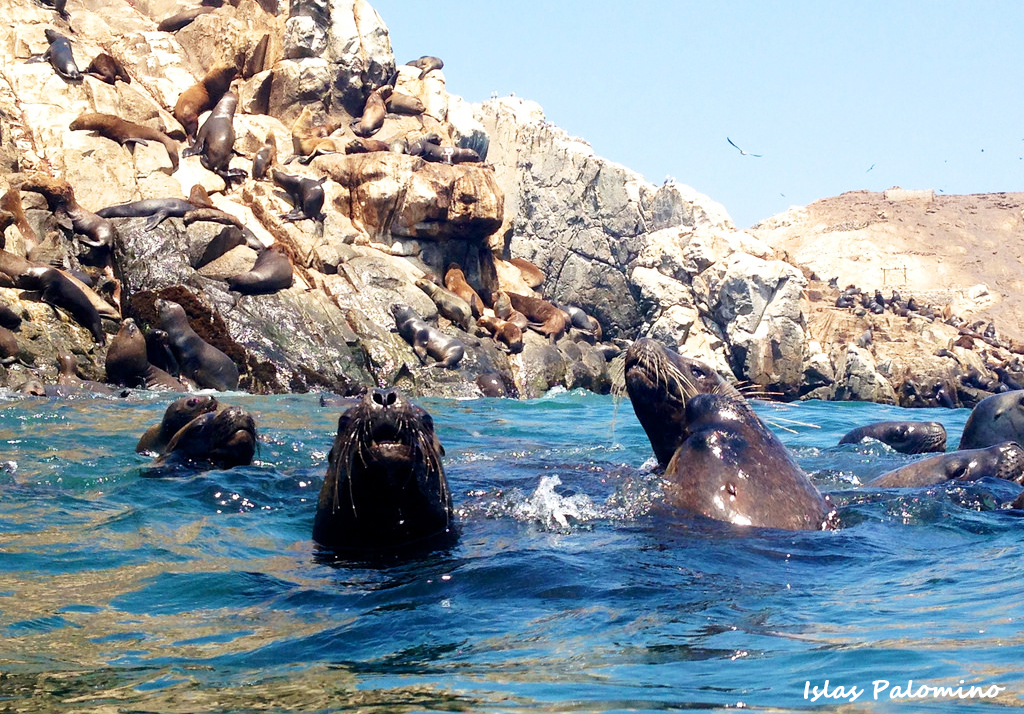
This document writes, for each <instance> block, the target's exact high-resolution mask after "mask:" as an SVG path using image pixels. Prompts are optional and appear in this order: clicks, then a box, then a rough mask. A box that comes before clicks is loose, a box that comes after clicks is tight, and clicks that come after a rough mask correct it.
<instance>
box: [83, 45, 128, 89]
mask: <svg viewBox="0 0 1024 714" xmlns="http://www.w3.org/2000/svg"><path fill="white" fill-rule="evenodd" d="M85 74H88V75H90V76H92V77H95V78H96V79H98V80H100V81H101V82H106V83H107V84H116V83H117V80H121V81H122V82H124V83H125V84H131V83H132V78H131V76H130V75H129V74H128V70H126V69H125V68H124V65H123V64H121V63H120V62H118V61H117V59H116V58H114V57H111V56H110V55H108V54H107V53H106V52H100V53H99V54H98V55H96V56H95V57H93V58H92V62H90V63H89V66H88V67H86V68H85Z"/></svg>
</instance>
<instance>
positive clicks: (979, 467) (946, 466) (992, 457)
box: [866, 441, 1024, 488]
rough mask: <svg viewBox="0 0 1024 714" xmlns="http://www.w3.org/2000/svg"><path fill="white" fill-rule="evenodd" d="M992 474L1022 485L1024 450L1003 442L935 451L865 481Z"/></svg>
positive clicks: (932, 480) (915, 481)
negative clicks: (932, 453)
mask: <svg viewBox="0 0 1024 714" xmlns="http://www.w3.org/2000/svg"><path fill="white" fill-rule="evenodd" d="M984 477H992V478H1001V479H1006V480H1007V481H1015V482H1016V483H1019V484H1022V485H1024V449H1022V448H1021V447H1020V446H1019V445H1018V444H1017V443H1016V442H1013V441H1004V442H1002V443H999V444H994V445H992V446H988V447H985V448H981V449H964V450H961V451H951V452H950V453H948V454H938V455H936V456H929V457H928V458H925V459H921V460H920V461H915V462H914V463H912V464H907V465H906V466H901V467H900V468H898V469H894V470H893V471H890V472H888V473H886V474H882V475H881V476H879V477H878V478H876V479H874V480H873V481H870V482H868V483H867V484H866V487H867V488H912V487H919V486H931V485H934V484H937V483H942V482H943V481H976V480H978V479H980V478H984Z"/></svg>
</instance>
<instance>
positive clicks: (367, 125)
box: [350, 84, 391, 138]
mask: <svg viewBox="0 0 1024 714" xmlns="http://www.w3.org/2000/svg"><path fill="white" fill-rule="evenodd" d="M389 96H391V86H390V85H388V84H385V85H382V86H380V87H377V88H376V89H375V90H373V91H372V92H370V96H368V97H367V98H366V104H365V105H364V106H363V115H362V116H361V117H359V118H358V119H353V120H352V123H351V124H350V126H351V127H352V133H354V134H355V135H356V136H361V137H364V138H365V137H368V136H373V135H374V134H376V133H377V132H378V131H379V130H380V128H381V127H382V126H384V119H385V118H386V117H387V114H388V109H387V106H386V105H385V103H384V101H385V99H386V98H387V97H389Z"/></svg>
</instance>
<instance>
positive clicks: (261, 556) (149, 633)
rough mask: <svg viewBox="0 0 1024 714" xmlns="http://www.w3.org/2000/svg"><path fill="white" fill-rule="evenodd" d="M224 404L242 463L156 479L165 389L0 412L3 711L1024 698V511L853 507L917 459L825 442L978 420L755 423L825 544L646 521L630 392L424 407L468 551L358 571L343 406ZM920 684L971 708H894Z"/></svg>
mask: <svg viewBox="0 0 1024 714" xmlns="http://www.w3.org/2000/svg"><path fill="white" fill-rule="evenodd" d="M221 400H222V401H224V402H225V403H228V404H239V405H242V406H244V407H246V408H248V409H249V410H251V411H252V412H253V413H254V414H255V415H256V417H257V423H258V425H259V429H260V438H261V443H260V451H259V453H258V455H257V461H256V462H255V464H254V465H253V466H251V467H246V468H235V469H232V470H229V471H206V472H188V473H183V475H182V476H181V477H178V478H147V477H145V476H144V474H145V471H146V469H145V467H146V465H147V464H148V463H149V459H148V458H146V457H144V456H140V455H138V454H136V453H135V452H134V446H135V442H136V440H137V439H138V437H139V435H140V434H141V433H142V431H143V430H144V429H145V428H146V427H147V426H148V425H150V424H151V423H155V422H157V421H158V420H159V418H160V416H161V415H162V413H163V409H164V407H165V406H166V404H167V403H168V402H169V401H170V399H169V397H168V396H166V395H157V394H142V395H140V396H134V397H132V398H130V399H127V400H113V399H104V398H76V399H65V400H53V399H21V398H14V397H12V396H10V395H7V396H0V711H4V712H6V711H19V712H189V713H192V712H250V711H260V712H286V711H287V712H291V711H308V712H335V711H363V712H411V711H486V712H597V711H639V710H646V711H665V710H673V711H674V710H688V711H694V710H696V711H700V710H720V709H742V708H747V709H752V710H759V711H773V712H778V711H807V710H814V711H823V710H825V711H831V710H842V711H855V712H856V711H893V712H921V711H949V712H953V711H968V710H969V711H975V710H989V709H994V708H997V707H998V708H999V710H1000V711H1002V710H1004V709H1005V708H1006V707H1008V706H1009V707H1020V706H1022V705H1024V699H1022V697H1024V669H1022V668H1021V666H1020V661H1021V655H1022V653H1024V649H1022V645H1024V642H1022V640H1024V637H1022V624H1024V530H1022V529H1024V520H1022V518H1020V517H1019V515H1020V514H1019V513H1018V514H1016V515H1015V513H1014V512H1010V511H1007V510H1006V509H1005V508H1000V503H1002V502H1005V501H1006V500H1007V499H1011V500H1012V497H1013V496H1014V495H1015V494H1016V492H1017V491H1019V489H1018V488H1017V487H1016V486H1013V485H1008V484H999V483H985V482H982V483H979V484H975V485H970V486H967V487H955V488H954V487H950V486H940V487H935V488H932V489H928V490H915V491H903V492H900V491H869V490H865V489H862V488H859V487H858V484H859V483H862V482H866V481H867V480H869V479H870V478H872V477H874V476H876V475H878V474H881V473H883V472H885V471H887V470H889V469H892V468H895V467H896V466H899V465H901V464H904V463H907V462H908V461H911V460H913V459H914V458H919V457H911V456H904V455H901V454H897V453H895V452H893V451H891V450H889V449H888V448H887V447H885V446H883V445H881V444H878V443H877V442H873V443H868V444H861V445H857V446H842V447H838V446H836V443H837V442H838V440H839V437H840V436H841V435H842V434H843V433H845V432H846V431H848V430H849V429H851V428H853V427H855V426H859V425H862V424H866V423H869V422H872V421H879V420H885V419H893V418H904V419H915V420H937V421H940V422H942V423H943V424H945V426H946V428H947V430H948V431H949V442H950V447H953V446H955V445H956V444H957V442H958V441H959V435H960V431H961V429H962V427H963V423H964V421H965V420H966V418H967V415H968V411H967V410H956V411H946V410H938V409H922V410H913V411H911V410H904V409H899V408H895V407H885V406H878V405H873V404H863V403H823V402H809V403H802V404H794V405H780V404H768V403H758V405H757V406H756V409H757V411H758V413H759V414H761V416H762V417H763V418H765V419H766V420H767V421H768V422H769V423H771V424H772V425H773V427H774V429H775V431H776V433H777V434H778V435H779V436H780V438H781V439H782V441H783V442H784V443H785V444H786V445H787V446H788V447H789V448H790V449H791V450H792V452H793V453H794V454H795V456H796V457H797V460H798V461H799V462H800V464H801V465H802V466H803V467H804V469H805V470H807V471H808V472H809V473H810V474H811V477H812V479H813V480H814V481H815V482H816V483H817V484H818V485H819V487H820V488H821V489H822V490H823V491H825V492H828V493H830V494H831V497H832V499H833V500H834V502H835V503H837V504H838V505H839V513H840V518H841V522H842V525H843V527H842V528H841V529H839V530H836V531H831V532H802V533H790V532H781V531H773V530H757V529H743V528H738V527H730V526H725V525H720V524H715V523H709V522H698V521H694V520H686V519H679V518H677V517H674V516H673V515H672V514H668V513H665V512H664V510H663V509H660V508H658V503H659V498H658V493H659V481H658V478H657V477H655V476H652V475H651V474H650V473H649V472H648V471H646V470H645V469H643V468H642V466H643V464H644V462H645V461H648V459H649V458H650V456H651V448H650V445H649V443H648V441H647V438H646V436H645V434H644V432H643V430H642V429H641V428H640V426H639V424H638V423H637V421H636V418H635V417H634V415H633V411H632V407H631V405H630V403H629V401H628V399H615V398H613V397H609V396H604V397H602V396H597V395H593V394H589V393H576V392H571V393H566V392H562V393H558V394H552V395H549V396H547V397H545V398H543V399H538V400H533V401H522V402H519V401H509V400H472V401H445V400H435V399H424V400H419V403H420V404H421V405H422V406H424V407H425V408H427V409H428V410H429V411H430V412H431V413H432V414H433V416H434V420H435V424H436V426H437V428H438V434H439V436H440V439H441V441H442V443H443V444H444V447H445V449H446V452H447V455H446V457H445V468H446V471H447V474H448V479H449V481H450V484H451V487H452V492H453V494H454V500H455V504H456V508H457V511H458V519H459V523H460V528H461V538H460V540H459V542H458V544H457V545H456V546H454V547H452V548H450V549H449V550H445V551H439V552H435V553H433V554H431V555H428V556H426V557H421V558H418V559H414V560H409V561H404V562H401V561H395V562H387V563H365V562H350V561H338V560H335V559H332V558H330V557H328V556H327V555H326V554H324V553H322V552H321V551H320V550H319V549H318V548H317V546H316V545H315V544H314V543H313V542H312V541H311V540H310V532H311V529H312V524H313V512H314V507H315V502H316V498H317V494H318V492H319V489H320V485H321V483H322V480H323V475H324V471H325V468H326V461H327V453H328V451H329V449H330V446H331V442H332V439H333V436H334V430H335V427H336V423H337V417H338V414H339V409H338V408H331V407H326V408H325V407H320V406H319V401H318V398H317V396H316V395H283V396H271V397H256V396H250V395H224V396H222V397H221ZM826 680H827V682H828V688H827V690H823V689H822V688H823V687H824V686H825V684H826ZM911 680H912V683H911ZM883 682H888V686H885V687H883V684H882V683H883ZM961 682H962V684H961ZM922 685H924V687H925V688H924V689H922V688H921V687H922ZM972 685H974V686H976V687H977V689H976V690H974V691H973V695H972V696H971V697H970V698H965V699H959V698H957V697H958V696H964V697H966V696H967V695H968V693H969V692H970V691H971V690H970V687H971V686H972ZM937 687H947V688H949V690H950V691H954V688H957V687H960V689H959V690H956V691H957V692H959V694H957V693H955V692H954V693H953V694H952V695H950V694H949V693H945V694H944V695H943V696H940V697H938V698H936V697H935V696H934V695H928V696H925V697H924V698H908V697H906V696H902V697H900V696H898V697H897V698H895V699H892V698H890V697H891V695H893V694H896V695H901V694H911V695H915V696H916V695H920V694H921V693H922V692H925V694H928V693H929V692H931V691H932V690H931V689H929V688H937ZM816 688H817V691H816ZM879 688H881V689H879ZM993 688H994V689H993ZM876 690H877V691H876ZM997 690H998V691H997ZM823 691H824V692H825V693H826V694H827V696H819V697H818V698H817V699H815V694H816V693H817V694H819V695H821V694H822V692H823ZM857 691H860V692H861V693H860V694H859V695H857V697H856V700H855V701H853V703H852V704H851V703H848V702H849V700H850V698H851V697H852V696H853V695H854V694H856V692H857ZM982 693H984V694H986V695H991V696H984V697H983V696H981V694H982ZM837 694H838V695H839V696H840V697H841V698H840V699H835V698H834V697H835V696H836V695H837ZM876 696H877V699H876V698H875V697H876Z"/></svg>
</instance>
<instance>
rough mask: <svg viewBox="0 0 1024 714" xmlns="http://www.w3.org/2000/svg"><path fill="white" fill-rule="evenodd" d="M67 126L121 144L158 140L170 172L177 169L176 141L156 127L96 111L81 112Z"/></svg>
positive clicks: (144, 144) (143, 143) (144, 143)
mask: <svg viewBox="0 0 1024 714" xmlns="http://www.w3.org/2000/svg"><path fill="white" fill-rule="evenodd" d="M69 128H70V129H71V130H72V131H95V132H96V133H97V134H99V135H100V136H104V137H106V138H107V139H110V140H111V141H116V142H117V143H118V144H120V145H121V146H125V145H127V144H142V145H143V146H146V142H147V141H156V142H159V143H161V144H163V145H164V148H165V149H166V150H167V158H168V159H169V160H170V162H171V170H172V172H173V171H177V170H178V142H176V141H175V140H174V139H172V138H171V137H169V136H167V134H165V133H163V132H162V131H159V130H157V129H153V128H151V127H148V126H143V125H142V124H136V123H134V122H130V121H125V120H124V119H122V118H121V117H119V116H114V115H113V114H100V113H97V112H87V113H85V114H82V115H81V116H80V117H78V118H77V119H75V120H74V121H73V122H71V125H70V127H69Z"/></svg>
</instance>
